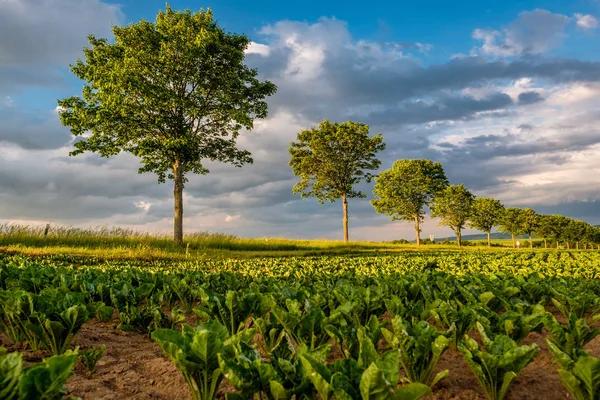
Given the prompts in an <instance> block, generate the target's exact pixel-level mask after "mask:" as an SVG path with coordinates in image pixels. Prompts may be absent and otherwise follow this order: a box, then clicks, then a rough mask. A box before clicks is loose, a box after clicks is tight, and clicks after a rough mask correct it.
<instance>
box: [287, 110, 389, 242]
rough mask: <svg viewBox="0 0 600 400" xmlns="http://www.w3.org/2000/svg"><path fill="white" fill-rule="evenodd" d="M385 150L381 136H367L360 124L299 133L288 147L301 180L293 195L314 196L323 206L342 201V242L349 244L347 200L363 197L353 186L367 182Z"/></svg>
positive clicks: (326, 123) (366, 129) (327, 124)
mask: <svg viewBox="0 0 600 400" xmlns="http://www.w3.org/2000/svg"><path fill="white" fill-rule="evenodd" d="M384 149H385V143H384V142H383V137H382V136H381V134H377V135H375V136H373V137H370V136H369V126H368V125H366V124H363V123H360V122H353V121H347V122H342V123H338V122H333V123H332V122H329V121H328V120H325V121H323V122H321V123H320V124H319V126H318V127H316V128H314V127H313V128H310V129H307V130H303V131H301V132H300V133H298V136H297V140H296V142H292V143H291V144H290V147H289V152H290V155H291V160H290V167H291V168H292V170H293V172H294V175H295V176H298V177H300V180H299V181H298V182H297V183H296V184H295V185H294V187H293V189H292V192H293V193H301V196H302V197H303V198H304V197H316V198H317V200H318V201H319V202H320V203H321V204H322V203H323V202H325V201H328V202H334V201H335V200H337V199H342V207H343V214H344V218H343V230H344V241H346V242H347V241H348V199H349V198H364V197H366V196H365V194H364V193H362V192H361V191H360V190H358V189H357V188H356V185H357V184H358V183H359V182H361V181H363V180H365V181H367V182H370V181H371V179H372V178H373V174H372V173H371V172H369V171H373V170H376V169H378V168H379V166H380V164H381V161H379V159H378V158H377V153H378V152H379V151H381V150H384Z"/></svg>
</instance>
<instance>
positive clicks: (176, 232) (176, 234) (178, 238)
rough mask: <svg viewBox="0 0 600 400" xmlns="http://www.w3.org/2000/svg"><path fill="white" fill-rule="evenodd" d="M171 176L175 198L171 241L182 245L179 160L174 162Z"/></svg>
mask: <svg viewBox="0 0 600 400" xmlns="http://www.w3.org/2000/svg"><path fill="white" fill-rule="evenodd" d="M173 176H174V177H175V185H174V187H173V196H174V198H175V209H174V218H173V239H174V240H175V243H177V244H183V169H182V167H181V162H180V161H179V160H176V161H175V163H174V164H173Z"/></svg>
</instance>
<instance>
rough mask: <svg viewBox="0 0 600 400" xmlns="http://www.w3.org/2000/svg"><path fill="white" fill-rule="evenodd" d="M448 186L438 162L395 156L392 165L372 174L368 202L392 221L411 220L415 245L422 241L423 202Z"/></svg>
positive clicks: (428, 202)
mask: <svg viewBox="0 0 600 400" xmlns="http://www.w3.org/2000/svg"><path fill="white" fill-rule="evenodd" d="M446 186H448V178H446V174H445V173H444V169H443V168H442V165H441V164H440V163H434V162H433V161H430V160H397V161H395V162H394V164H393V165H392V168H390V169H388V170H386V171H383V172H381V173H380V174H379V176H378V177H376V178H375V187H374V189H373V194H374V196H375V198H374V199H373V200H371V204H372V205H373V207H374V208H375V211H377V212H378V213H381V214H385V215H388V216H391V217H392V221H396V220H400V221H413V222H414V223H415V234H416V237H417V246H419V245H420V244H421V235H420V232H421V229H420V227H419V225H420V223H422V222H423V218H424V216H425V210H424V208H425V206H428V205H429V204H430V203H431V201H432V200H433V197H434V196H435V195H436V194H437V193H439V192H440V191H441V190H443V189H444V188H445V187H446Z"/></svg>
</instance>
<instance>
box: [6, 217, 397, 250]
mask: <svg viewBox="0 0 600 400" xmlns="http://www.w3.org/2000/svg"><path fill="white" fill-rule="evenodd" d="M45 230H46V228H45V227H44V226H41V227H36V226H28V225H21V224H14V223H3V224H0V246H24V247H79V248H86V249H94V248H95V249H99V248H105V249H110V248H128V249H139V250H143V249H151V248H152V249H162V250H165V251H172V252H181V251H190V250H204V249H215V250H232V251H294V250H323V249H331V250H333V249H338V250H343V249H348V250H368V249H376V248H385V247H394V246H393V245H390V244H384V243H374V242H351V243H348V244H346V243H343V242H342V241H334V240H293V239H283V238H239V237H237V236H235V235H232V234H226V233H213V232H193V233H188V234H186V235H185V236H184V242H185V246H184V248H183V249H182V247H181V246H178V245H177V244H175V243H174V242H173V239H172V238H171V236H170V235H168V234H164V233H153V234H150V233H147V232H140V231H136V230H133V229H127V228H118V227H106V226H100V227H96V228H77V227H73V226H59V225H56V226H54V225H52V226H50V229H49V230H48V232H47V234H45V233H46V232H45Z"/></svg>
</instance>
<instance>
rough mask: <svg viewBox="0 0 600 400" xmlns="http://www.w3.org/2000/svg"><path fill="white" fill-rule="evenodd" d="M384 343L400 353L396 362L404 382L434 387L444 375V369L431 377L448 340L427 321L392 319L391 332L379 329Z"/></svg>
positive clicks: (447, 344)
mask: <svg viewBox="0 0 600 400" xmlns="http://www.w3.org/2000/svg"><path fill="white" fill-rule="evenodd" d="M382 333H383V337H384V338H385V340H386V341H387V342H388V344H389V345H390V346H391V347H392V348H394V349H398V350H399V351H400V363H401V364H402V368H403V369H404V372H405V373H406V381H407V382H410V383H415V382H418V383H423V384H426V385H429V386H434V385H435V384H436V383H437V382H439V381H440V380H441V379H443V378H445V377H446V376H448V370H444V371H441V372H439V373H438V374H437V375H435V376H434V375H433V371H434V369H435V366H436V365H437V362H438V361H439V359H440V357H441V356H442V354H443V353H444V352H445V351H446V350H447V349H448V346H449V344H450V339H448V338H447V337H446V336H445V335H444V334H442V333H440V332H438V330H437V329H435V328H434V327H433V326H431V325H429V324H428V323H427V321H418V322H413V323H410V322H408V321H404V320H403V319H402V318H400V317H398V316H396V317H395V318H394V319H392V329H391V330H387V329H385V328H384V329H382Z"/></svg>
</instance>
